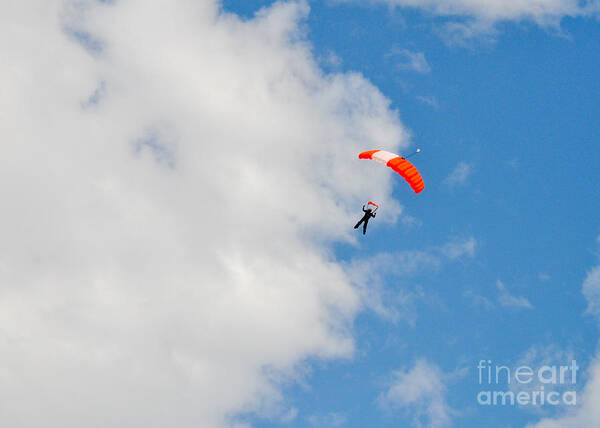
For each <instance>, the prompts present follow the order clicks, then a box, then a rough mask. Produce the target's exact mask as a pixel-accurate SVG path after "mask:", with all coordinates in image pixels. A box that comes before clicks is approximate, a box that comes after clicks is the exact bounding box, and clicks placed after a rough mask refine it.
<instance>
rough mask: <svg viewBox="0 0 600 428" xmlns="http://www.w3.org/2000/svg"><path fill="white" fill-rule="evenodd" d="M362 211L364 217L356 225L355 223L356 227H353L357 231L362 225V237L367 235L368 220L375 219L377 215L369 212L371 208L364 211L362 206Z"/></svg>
mask: <svg viewBox="0 0 600 428" xmlns="http://www.w3.org/2000/svg"><path fill="white" fill-rule="evenodd" d="M362 210H363V212H364V213H365V215H364V216H363V217H362V218H361V219H360V221H359V222H358V223H356V226H354V228H355V229H358V227H359V226H360V224H361V223H363V235H364V234H366V233H367V223H369V220H370V219H371V217H375V216H376V215H377V213H374V212H373V211H372V210H371V208H367V209H365V206H364V205H363V207H362Z"/></svg>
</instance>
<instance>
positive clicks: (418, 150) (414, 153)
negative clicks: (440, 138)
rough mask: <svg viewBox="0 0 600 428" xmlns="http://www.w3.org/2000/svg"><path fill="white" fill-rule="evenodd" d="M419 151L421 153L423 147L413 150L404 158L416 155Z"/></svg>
mask: <svg viewBox="0 0 600 428" xmlns="http://www.w3.org/2000/svg"><path fill="white" fill-rule="evenodd" d="M417 153H421V149H417V150H415V151H414V152H412V153H411V154H410V155H408V156H404V159H408V158H409V157H411V156H414V155H416V154H417Z"/></svg>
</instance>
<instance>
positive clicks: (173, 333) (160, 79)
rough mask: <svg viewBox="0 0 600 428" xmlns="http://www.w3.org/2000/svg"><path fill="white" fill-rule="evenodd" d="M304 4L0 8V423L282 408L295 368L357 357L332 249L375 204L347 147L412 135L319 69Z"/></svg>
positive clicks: (130, 422) (368, 91) (361, 89)
mask: <svg viewBox="0 0 600 428" xmlns="http://www.w3.org/2000/svg"><path fill="white" fill-rule="evenodd" d="M306 13H307V7H306V5H305V3H302V2H300V3H294V2H292V3H285V4H282V3H276V4H275V5H274V6H273V7H271V8H269V9H265V10H263V11H261V12H260V13H259V14H258V16H257V17H256V18H255V19H251V20H245V21H241V20H240V19H238V18H237V17H235V16H233V15H229V14H225V13H223V12H220V11H219V5H218V3H217V2H216V1H200V2H199V1H193V0H182V1H179V2H172V1H167V0H154V1H142V0H123V1H119V2H111V3H109V2H95V1H94V2H93V1H89V2H88V1H77V2H66V1H59V0H31V1H27V2H3V3H2V5H1V6H0V49H1V50H2V53H3V54H2V61H3V66H2V67H1V68H0V78H1V79H2V81H3V82H4V89H3V91H4V92H3V95H2V97H0V139H1V140H2V142H3V143H2V144H1V145H0V171H1V174H2V176H3V180H1V181H0V193H2V195H3V209H2V211H1V213H0V235H1V236H2V240H1V243H0V326H1V327H0V396H1V397H2V400H1V401H2V403H1V406H2V412H1V414H0V425H2V426H7V427H8V426H20V427H25V428H27V427H39V426H46V427H50V428H52V427H64V428H69V427H81V426H86V425H89V421H94V423H96V424H98V425H102V426H111V427H115V428H118V427H127V428H134V427H141V426H143V427H149V428H151V427H164V426H172V425H173V423H174V421H176V425H177V426H178V427H179V428H185V427H197V426H210V427H219V426H226V425H227V424H228V420H229V417H230V416H232V415H235V414H236V413H237V412H240V411H242V412H252V411H258V412H261V413H262V414H265V415H274V416H275V417H280V418H281V417H283V418H285V416H286V415H287V413H286V411H289V410H287V409H288V407H286V406H283V405H278V404H277V403H278V400H280V399H281V393H280V391H279V385H280V383H281V382H283V381H285V380H289V379H293V378H294V376H296V375H297V373H296V372H295V371H294V368H295V367H296V366H297V365H298V364H299V363H300V362H302V361H303V360H304V359H305V358H307V357H309V356H318V357H323V358H335V357H345V356H348V355H350V353H351V352H352V351H353V341H352V334H351V330H350V328H351V327H350V326H351V322H352V319H353V317H354V315H355V314H356V313H357V311H358V310H359V308H360V301H359V300H360V293H359V292H358V291H357V290H356V289H355V288H354V287H353V286H352V285H351V283H350V280H349V278H348V276H347V274H346V273H345V272H344V270H343V269H342V268H341V267H340V266H339V265H338V264H337V263H335V260H333V259H332V258H331V256H330V250H329V247H328V244H329V243H331V242H333V241H339V240H351V239H352V238H351V236H352V234H351V232H352V229H351V227H349V222H350V221H351V219H352V218H353V214H354V213H355V212H356V209H357V207H360V204H361V201H362V199H364V197H365V195H369V196H370V197H372V198H375V199H377V200H382V199H386V198H388V199H389V198H391V196H390V193H391V181H390V177H391V175H389V174H388V173H387V171H385V169H379V168H370V166H371V165H367V164H366V163H365V164H363V163H361V162H358V161H356V153H358V152H359V151H360V150H362V149H364V148H365V147H387V148H389V149H391V150H394V151H395V150H398V149H401V148H403V147H405V146H406V139H405V132H404V130H403V128H402V126H401V124H400V123H399V121H398V119H397V115H396V113H395V112H394V111H391V110H390V109H389V102H388V100H386V99H385V98H384V97H383V96H382V95H381V94H380V93H379V92H378V91H377V89H376V88H374V87H373V86H372V85H371V84H369V83H368V82H367V81H366V80H365V79H364V78H362V77H361V76H359V75H358V74H331V75H326V74H323V72H322V71H321V70H320V69H319V68H318V67H317V66H316V61H315V59H314V58H313V57H312V54H311V51H310V47H309V46H307V43H306V42H305V41H304V40H303V39H302V31H301V30H299V26H298V20H300V19H302V17H303V16H305V15H306ZM66 30H68V31H66ZM82 45H83V46H82ZM365 177H368V179H365ZM388 206H390V207H392V206H393V204H392V205H390V204H388ZM350 226H351V224H350Z"/></svg>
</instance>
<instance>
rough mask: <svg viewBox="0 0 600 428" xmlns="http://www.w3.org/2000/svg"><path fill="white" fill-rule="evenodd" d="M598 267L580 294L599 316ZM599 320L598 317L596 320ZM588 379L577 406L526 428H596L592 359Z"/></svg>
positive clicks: (598, 415)
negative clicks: (561, 414)
mask: <svg viewBox="0 0 600 428" xmlns="http://www.w3.org/2000/svg"><path fill="white" fill-rule="evenodd" d="M599 288H600V265H599V266H595V267H594V268H593V269H592V270H591V271H590V272H589V273H588V275H587V277H586V278H585V280H584V282H583V287H582V292H583V294H584V296H585V298H586V299H587V302H588V309H587V311H588V312H589V313H591V314H593V315H595V316H596V317H599V316H600V302H599V301H600V292H599V291H598V290H599ZM598 319H599V320H600V317H599V318H598ZM587 372H588V373H587V378H588V379H589V380H588V381H587V383H586V385H585V388H584V389H583V391H580V392H578V394H577V404H578V406H577V407H575V408H572V409H569V411H568V412H567V413H566V414H565V415H563V416H559V417H556V418H545V419H542V420H541V421H539V422H537V423H535V424H530V425H527V428H597V427H598V421H600V406H598V403H600V360H598V356H596V358H595V359H593V360H592V361H591V363H590V366H589V368H588V370H587Z"/></svg>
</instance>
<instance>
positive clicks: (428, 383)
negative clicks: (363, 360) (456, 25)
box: [378, 360, 455, 428]
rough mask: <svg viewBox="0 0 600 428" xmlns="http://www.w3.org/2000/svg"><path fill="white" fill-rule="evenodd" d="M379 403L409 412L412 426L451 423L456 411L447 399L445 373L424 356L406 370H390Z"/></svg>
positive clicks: (433, 427) (436, 426)
mask: <svg viewBox="0 0 600 428" xmlns="http://www.w3.org/2000/svg"><path fill="white" fill-rule="evenodd" d="M378 404H379V406H380V407H381V408H382V409H384V410H386V411H390V410H391V411H398V410H400V411H406V412H408V413H409V414H410V415H412V417H413V424H414V426H423V425H424V426H425V427H428V428H443V427H447V426H450V425H451V423H452V417H453V416H454V414H455V411H454V410H453V409H451V408H450V406H449V405H448V403H447V401H446V385H445V384H444V374H443V373H442V371H441V370H440V368H439V367H438V366H437V365H435V364H433V363H430V362H428V361H426V360H418V361H417V362H416V363H415V365H414V366H413V367H412V368H411V369H409V370H399V371H395V372H393V373H392V378H391V380H390V386H389V388H388V389H387V390H386V391H385V392H383V393H382V394H381V395H380V396H379V398H378ZM423 419H425V421H426V422H425V424H422V422H421V421H422V420H423Z"/></svg>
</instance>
